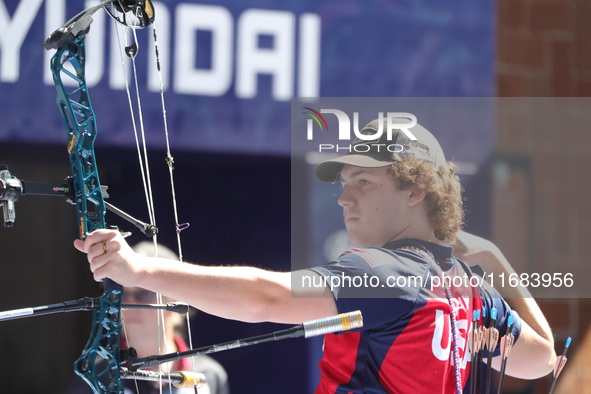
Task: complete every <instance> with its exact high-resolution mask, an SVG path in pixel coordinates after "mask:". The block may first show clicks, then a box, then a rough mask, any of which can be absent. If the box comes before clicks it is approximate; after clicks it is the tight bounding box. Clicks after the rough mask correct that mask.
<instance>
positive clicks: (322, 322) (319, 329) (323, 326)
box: [126, 311, 363, 372]
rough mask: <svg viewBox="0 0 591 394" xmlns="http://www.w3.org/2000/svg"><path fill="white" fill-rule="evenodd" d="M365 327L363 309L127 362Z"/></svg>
mask: <svg viewBox="0 0 591 394" xmlns="http://www.w3.org/2000/svg"><path fill="white" fill-rule="evenodd" d="M361 327H363V317H362V316H361V312H360V311H354V312H348V313H341V314H339V315H335V316H330V317H325V318H321V319H315V320H310V321H307V322H304V323H302V324H300V325H297V326H293V327H291V328H288V329H285V330H281V331H275V332H272V333H270V334H263V335H258V336H256V337H251V338H246V339H239V340H236V341H231V342H225V343H220V344H217V345H211V346H204V347H200V348H198V349H193V350H187V351H184V352H175V353H169V354H162V355H157V356H149V357H144V358H139V359H134V358H133V357H132V358H130V359H129V360H127V362H126V365H127V368H129V370H130V371H132V372H133V371H137V370H139V369H144V368H150V367H155V366H158V365H160V364H164V363H168V362H171V361H177V360H180V359H181V358H185V357H192V356H199V355H203V354H211V353H217V352H221V351H224V350H230V349H238V348H241V347H245V346H250V345H258V344H261V343H266V342H272V341H279V340H282V339H288V338H299V337H304V338H311V337H315V336H319V335H325V334H330V333H333V332H339V331H348V330H353V329H355V328H361Z"/></svg>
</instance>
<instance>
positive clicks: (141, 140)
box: [114, 23, 172, 394]
mask: <svg viewBox="0 0 591 394" xmlns="http://www.w3.org/2000/svg"><path fill="white" fill-rule="evenodd" d="M114 27H115V32H116V35H117V42H118V45H119V56H120V59H121V65H122V70H123V76H124V81H125V91H126V94H127V101H128V104H129V110H130V114H131V122H132V127H133V132H134V138H135V143H136V150H137V155H138V163H139V167H140V173H141V177H142V183H143V190H144V197H145V199H146V206H147V209H148V217H149V221H150V224H151V225H153V226H156V214H155V208H154V198H153V190H152V183H151V173H150V165H149V161H148V150H147V145H146V138H145V127H144V119H143V111H142V105H141V97H140V92H139V83H138V77H137V67H136V62H135V55H136V54H137V47H136V52H135V54H134V55H133V56H128V57H127V58H129V59H131V65H132V76H133V82H134V90H135V102H136V104H137V112H138V119H139V126H140V127H139V132H138V122H137V121H136V116H135V110H134V100H133V99H132V95H131V89H130V87H129V76H128V74H127V69H126V64H125V62H126V60H127V58H126V57H124V56H123V50H122V48H121V45H122V40H121V35H120V31H119V29H120V28H121V29H123V42H124V43H125V45H126V44H127V43H128V42H129V39H128V32H129V31H130V30H131V31H132V33H133V42H134V43H135V45H137V43H138V39H137V33H136V29H135V28H133V26H131V25H127V26H125V27H123V26H122V25H120V24H118V23H115V24H114ZM152 240H153V242H154V256H156V257H157V256H158V239H157V235H154V236H153V237H152ZM156 302H157V303H159V304H162V295H161V294H158V293H156ZM157 325H158V330H157V333H158V338H157V341H158V352H159V353H160V354H162V353H164V352H163V351H162V345H163V342H165V341H166V338H167V336H166V325H165V324H164V312H163V311H162V310H159V311H158V312H157ZM124 332H125V337H126V342H127V345H128V346H131V344H130V343H129V340H128V338H127V331H126V330H125V326H124ZM164 345H165V346H166V343H164ZM159 372H162V366H159ZM134 381H135V387H136V392H138V393H139V390H138V383H137V380H136V379H134ZM168 385H169V391H172V381H171V379H170V378H169V379H168ZM158 387H159V389H160V393H161V394H162V388H163V385H162V381H160V384H159V385H158Z"/></svg>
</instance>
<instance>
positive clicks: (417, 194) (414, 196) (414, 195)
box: [408, 185, 427, 207]
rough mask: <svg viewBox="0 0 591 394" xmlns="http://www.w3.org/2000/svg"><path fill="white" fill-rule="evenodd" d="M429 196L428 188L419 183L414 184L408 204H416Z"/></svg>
mask: <svg viewBox="0 0 591 394" xmlns="http://www.w3.org/2000/svg"><path fill="white" fill-rule="evenodd" d="M426 196H427V190H425V189H423V188H422V187H420V186H418V185H413V186H412V187H411V189H410V195H409V196H408V205H409V206H411V207H412V206H415V205H417V204H419V203H420V202H421V201H423V200H424V199H425V197H426Z"/></svg>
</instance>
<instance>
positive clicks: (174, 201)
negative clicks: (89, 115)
mask: <svg viewBox="0 0 591 394" xmlns="http://www.w3.org/2000/svg"><path fill="white" fill-rule="evenodd" d="M152 33H153V34H152V37H153V38H154V53H155V57H156V69H157V71H158V81H159V85H160V105H161V107H162V120H163V125H164V136H165V141H166V164H167V166H168V173H169V177H170V188H171V197H172V206H173V214H174V222H175V228H176V238H177V248H178V253H177V254H178V259H179V261H180V262H183V249H182V242H181V231H182V230H184V229H185V228H187V227H188V223H186V224H184V225H182V226H181V225H180V224H179V215H178V205H177V198H176V187H175V182H174V158H173V156H172V153H171V149H170V138H169V136H170V135H169V132H168V119H167V117H166V102H165V100H164V83H163V80H162V69H161V67H160V55H159V52H158V37H157V34H156V20H154V23H153V24H152ZM185 322H186V324H187V337H188V340H189V343H188V345H189V349H190V350H192V349H193V335H192V333H191V318H190V315H189V311H187V313H186V316H185ZM190 360H191V369H192V371H193V375H196V373H197V370H196V367H195V360H194V358H193V357H191V358H190ZM194 390H195V393H196V394H197V383H196V382H195V384H194Z"/></svg>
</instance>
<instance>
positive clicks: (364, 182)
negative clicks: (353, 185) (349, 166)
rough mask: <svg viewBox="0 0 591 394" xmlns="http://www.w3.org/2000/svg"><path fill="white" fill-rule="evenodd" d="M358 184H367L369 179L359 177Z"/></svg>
mask: <svg viewBox="0 0 591 394" xmlns="http://www.w3.org/2000/svg"><path fill="white" fill-rule="evenodd" d="M359 185H360V186H367V185H369V181H368V180H367V179H360V180H359Z"/></svg>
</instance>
